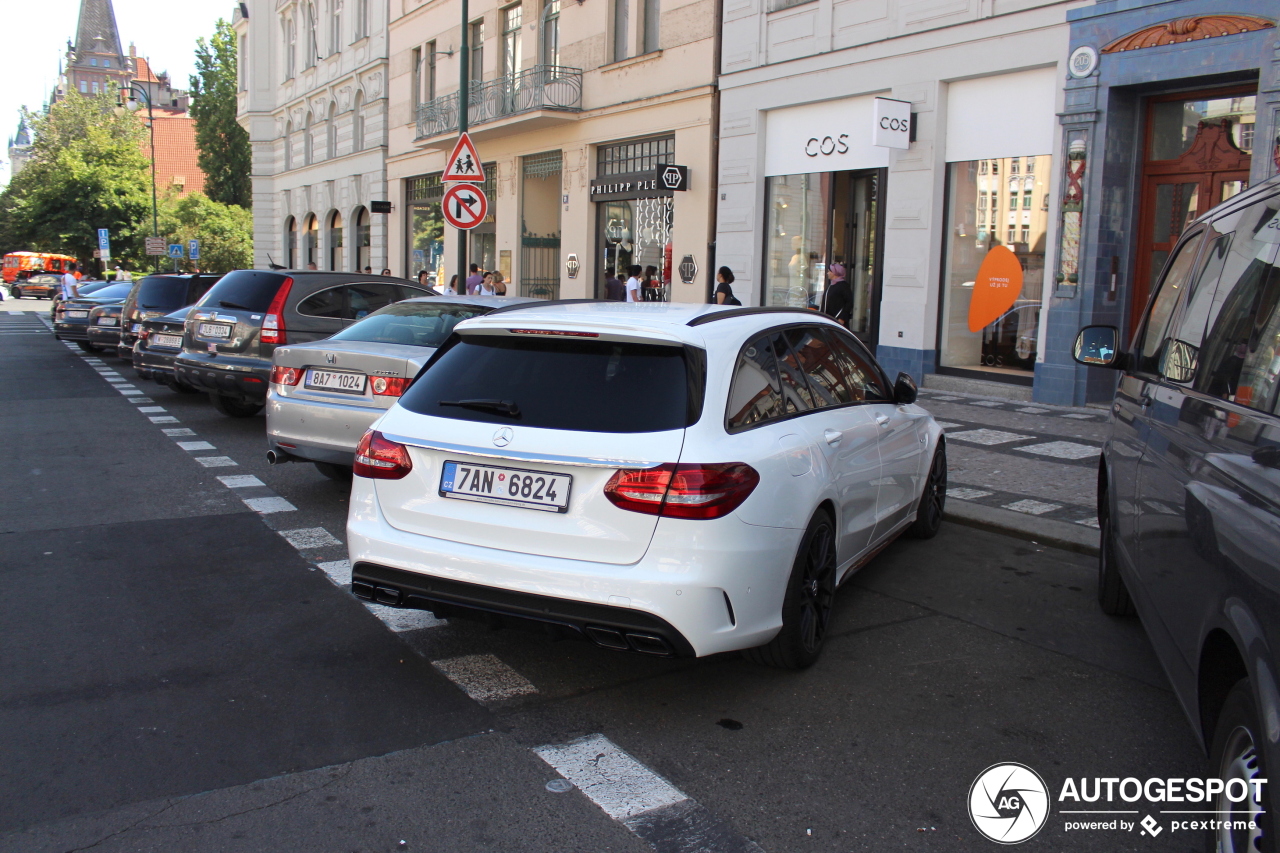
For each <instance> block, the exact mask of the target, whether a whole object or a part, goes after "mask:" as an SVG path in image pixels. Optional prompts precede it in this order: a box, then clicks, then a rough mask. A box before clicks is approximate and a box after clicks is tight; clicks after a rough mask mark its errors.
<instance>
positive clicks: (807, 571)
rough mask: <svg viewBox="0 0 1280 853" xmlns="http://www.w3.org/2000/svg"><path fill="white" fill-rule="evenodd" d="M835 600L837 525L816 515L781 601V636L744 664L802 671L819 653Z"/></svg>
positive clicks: (748, 651)
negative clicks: (749, 663)
mask: <svg viewBox="0 0 1280 853" xmlns="http://www.w3.org/2000/svg"><path fill="white" fill-rule="evenodd" d="M835 596H836V525H835V522H834V521H832V519H831V516H830V515H829V514H828V513H827V512H825V511H820V512H818V513H817V514H816V515H815V516H814V517H813V520H812V521H810V522H809V527H808V529H806V530H805V532H804V537H803V538H801V540H800V548H799V550H797V551H796V558H795V561H794V562H793V563H792V565H791V577H790V578H789V579H788V580H787V590H786V593H785V594H784V595H783V598H782V630H781V631H779V632H778V635H777V636H776V637H774V638H773V639H772V640H770V641H769V642H768V643H765V644H764V645H763V646H759V647H757V648H754V649H746V650H745V651H744V653H743V654H744V655H745V656H746V658H747V660H750V661H751V662H753V663H758V664H762V665H764V666H772V667H777V668H778V669H807V668H809V667H810V666H813V664H814V662H816V661H817V660H818V656H819V655H820V654H821V653H822V646H823V643H824V641H825V640H826V638H827V634H828V633H829V630H830V627H831V615H832V613H833V612H834V610H835Z"/></svg>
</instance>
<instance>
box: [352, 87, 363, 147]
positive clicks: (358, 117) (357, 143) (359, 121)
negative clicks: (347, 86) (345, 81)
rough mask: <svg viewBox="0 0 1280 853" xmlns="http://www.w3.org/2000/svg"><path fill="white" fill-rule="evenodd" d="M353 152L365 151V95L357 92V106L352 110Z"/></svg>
mask: <svg viewBox="0 0 1280 853" xmlns="http://www.w3.org/2000/svg"><path fill="white" fill-rule="evenodd" d="M351 150H352V151H363V150H364V93H363V92H356V100H355V106H353V107H352V108H351Z"/></svg>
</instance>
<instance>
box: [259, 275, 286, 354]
mask: <svg viewBox="0 0 1280 853" xmlns="http://www.w3.org/2000/svg"><path fill="white" fill-rule="evenodd" d="M292 289H293V279H292V278H286V279H285V280H284V281H283V282H282V283H281V284H280V289H279V290H277V291H276V295H275V298H273V299H272V300H271V305H270V306H269V307H268V308H267V314H266V316H265V317H263V318H262V335H261V336H260V339H261V341H262V342H263V343H264V344H275V345H276V346H284V344H285V343H286V342H287V330H286V329H285V327H284V303H285V300H287V299H288V298H289V291H290V290H292Z"/></svg>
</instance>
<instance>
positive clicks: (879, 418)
mask: <svg viewBox="0 0 1280 853" xmlns="http://www.w3.org/2000/svg"><path fill="white" fill-rule="evenodd" d="M876 423H878V424H880V426H882V427H887V426H888V425H889V416H888V415H876Z"/></svg>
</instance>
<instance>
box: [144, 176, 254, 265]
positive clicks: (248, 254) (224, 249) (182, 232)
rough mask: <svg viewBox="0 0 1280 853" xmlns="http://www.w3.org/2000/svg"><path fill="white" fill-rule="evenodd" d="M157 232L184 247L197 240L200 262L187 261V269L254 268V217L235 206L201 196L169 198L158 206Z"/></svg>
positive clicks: (195, 194) (185, 263) (193, 194)
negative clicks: (198, 242)
mask: <svg viewBox="0 0 1280 853" xmlns="http://www.w3.org/2000/svg"><path fill="white" fill-rule="evenodd" d="M160 233H161V234H163V235H165V239H166V240H167V241H168V242H170V243H181V244H183V245H184V246H185V245H186V244H187V242H188V241H189V240H199V241H200V260H198V261H194V262H192V261H186V262H184V266H186V267H187V268H188V269H190V268H191V267H195V266H198V267H200V269H202V270H204V271H205V272H230V271H231V270H236V269H249V268H251V267H252V266H253V215H252V214H251V213H250V212H249V211H247V210H245V209H244V208H243V207H240V206H239V205H235V204H222V203H221V202H217V201H214V200H213V199H210V198H208V197H207V196H204V195H202V194H200V193H191V195H188V196H186V197H184V198H176V197H173V196H170V197H168V198H165V199H164V200H163V201H162V203H161V207H160Z"/></svg>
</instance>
